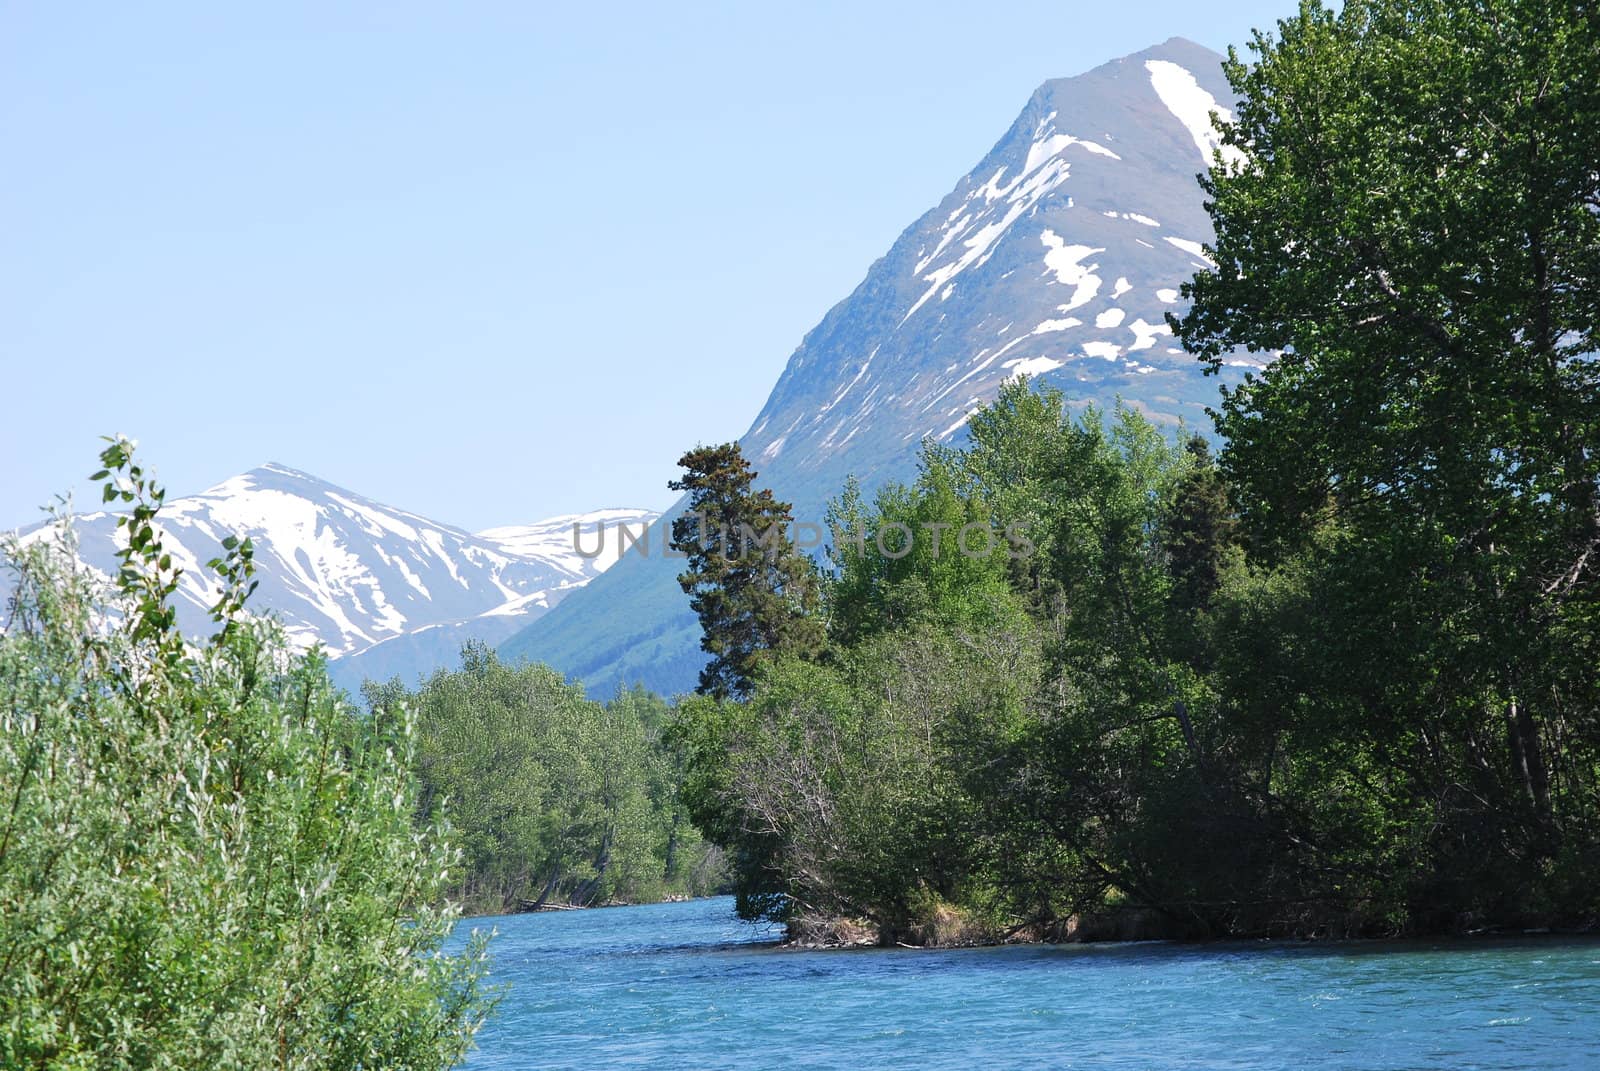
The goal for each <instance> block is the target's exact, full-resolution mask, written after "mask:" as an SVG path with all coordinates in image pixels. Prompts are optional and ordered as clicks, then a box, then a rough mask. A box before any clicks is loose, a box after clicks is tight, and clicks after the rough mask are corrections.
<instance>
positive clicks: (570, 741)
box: [367, 643, 718, 912]
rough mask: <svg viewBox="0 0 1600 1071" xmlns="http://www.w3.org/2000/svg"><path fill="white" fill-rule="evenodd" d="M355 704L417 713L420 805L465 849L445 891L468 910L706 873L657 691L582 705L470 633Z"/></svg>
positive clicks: (627, 889) (575, 899) (600, 898)
mask: <svg viewBox="0 0 1600 1071" xmlns="http://www.w3.org/2000/svg"><path fill="white" fill-rule="evenodd" d="M367 701H368V704H369V705H370V706H371V707H372V709H373V710H374V712H376V713H382V712H386V711H389V710H392V709H397V708H413V709H415V710H416V711H417V718H418V745H417V753H416V770H417V774H418V776H419V778H420V780H421V783H422V795H421V799H420V802H419V815H420V817H421V818H422V819H423V820H425V821H433V820H437V819H444V820H448V822H449V823H450V825H451V827H452V829H453V831H454V833H455V835H456V837H457V839H458V841H459V842H460V844H461V846H462V849H463V851H464V853H465V865H464V866H463V867H462V868H461V870H460V872H459V875H458V879H457V881H456V883H454V884H453V885H452V887H451V894H452V895H453V896H456V897H459V898H460V899H461V900H462V901H463V902H465V903H466V904H467V905H468V906H469V907H471V908H472V909H474V910H481V911H491V912H498V911H504V910H514V909H516V908H517V907H518V905H519V904H520V903H522V902H524V901H528V902H532V903H534V904H538V905H543V904H546V903H561V904H575V905H588V904H597V903H608V902H613V901H628V902H642V901H652V900H659V899H660V898H662V897H663V896H666V895H686V894H696V895H701V894H705V893H707V892H709V891H711V888H712V887H713V886H714V884H715V882H716V881H717V879H718V874H717V869H716V861H715V859H712V858H708V857H707V849H706V846H705V845H704V844H703V842H702V841H701V840H700V837H699V835H698V834H697V833H696V832H695V830H694V829H693V828H692V826H691V825H690V823H689V822H688V821H687V815H686V814H685V813H684V810H683V807H682V805H681V804H680V803H679V802H678V800H677V789H678V770H677V766H676V760H675V759H674V757H673V756H672V755H671V754H670V753H668V752H667V750H666V749H665V748H664V747H663V746H662V744H661V741H660V731H661V726H662V724H663V722H664V721H665V718H666V713H667V707H666V704H665V703H664V702H663V701H662V700H661V699H659V698H658V697H656V696H654V695H651V694H649V693H646V692H641V691H637V690H636V691H631V692H622V693H619V694H618V695H617V696H616V698H614V699H613V700H612V701H611V702H609V703H606V704H604V705H602V704H600V703H595V702H591V701H589V700H588V699H585V698H584V695H583V691H582V689H581V688H579V687H577V686H575V685H570V684H568V683H567V682H566V681H565V680H563V679H562V677H561V676H560V675H559V674H558V673H556V672H555V671H554V670H551V669H549V668H547V667H545V666H520V667H511V666H507V665H505V664H503V663H501V662H500V661H499V660H498V659H497V658H496V657H495V655H494V652H493V651H491V650H489V649H488V648H487V647H485V646H484V645H482V644H479V643H472V644H468V646H467V647H466V648H465V649H464V650H463V652H462V657H461V667H460V669H458V670H455V671H445V670H441V671H439V672H437V673H435V674H434V675H433V676H432V677H430V678H429V679H428V680H427V681H425V682H423V684H422V686H421V688H420V690H419V691H418V692H417V693H416V694H415V695H411V694H407V693H406V691H405V689H404V688H403V686H401V685H400V683H399V682H398V681H392V682H390V683H388V684H385V685H371V684H369V685H368V686H367Z"/></svg>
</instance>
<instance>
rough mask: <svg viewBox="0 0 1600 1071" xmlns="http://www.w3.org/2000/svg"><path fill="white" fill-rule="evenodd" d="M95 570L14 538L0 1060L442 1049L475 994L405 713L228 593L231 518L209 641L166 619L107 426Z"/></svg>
mask: <svg viewBox="0 0 1600 1071" xmlns="http://www.w3.org/2000/svg"><path fill="white" fill-rule="evenodd" d="M102 460H103V461H104V463H105V471H103V472H101V473H100V474H99V477H98V478H100V479H102V480H103V481H104V487H105V497H106V500H107V501H108V502H116V503H117V504H118V505H119V506H122V507H124V508H126V509H128V510H129V512H128V513H127V514H126V515H125V516H124V518H123V520H122V525H123V528H124V532H125V534H126V537H127V544H126V549H125V550H124V552H123V554H122V563H121V569H120V571H119V573H118V574H117V576H116V577H115V578H114V582H113V583H111V584H110V585H105V584H104V583H103V582H102V581H101V579H100V578H99V574H94V573H90V572H88V571H86V570H83V569H82V568H81V567H80V566H79V565H78V564H77V562H76V559H75V557H74V555H73V553H72V551H73V547H72V541H71V528H70V526H69V525H67V524H65V523H63V525H62V526H61V527H60V529H59V530H58V531H57V533H56V535H57V539H56V540H54V541H51V540H42V541H35V542H33V543H32V544H31V545H29V546H26V547H21V546H17V545H15V544H14V543H13V544H12V545H10V546H8V547H6V549H5V556H6V558H7V559H8V562H9V564H10V566H11V568H12V569H13V571H14V573H15V576H16V587H15V591H14V594H13V598H12V601H11V606H10V614H9V619H8V620H7V621H6V623H5V624H6V627H5V631H4V632H3V633H0V1066H4V1067H8V1068H41V1069H42V1068H52V1069H68V1068H90V1067H141V1068H142V1067H206V1068H238V1069H249V1068H262V1069H265V1068H274V1069H283V1068H302V1069H306V1071H311V1069H318V1071H322V1069H329V1068H350V1069H355V1068H370V1067H412V1068H445V1067H451V1066H454V1065H456V1064H457V1063H459V1062H460V1060H461V1059H462V1057H463V1056H464V1054H465V1052H466V1051H467V1048H468V1046H469V1044H470V1042H471V1039H472V1036H473V1033H474V1032H475V1031H476V1029H477V1028H478V1026H479V1025H480V1024H481V1023H482V1021H483V1019H484V1016H485V1015H486V1014H487V1013H488V1010H489V1007H490V1004H491V1003H492V999H491V994H489V993H487V992H486V991H485V990H484V988H483V985H482V981H483V975H484V971H485V963H484V956H483V942H482V941H481V940H480V939H477V938H473V939H471V940H468V941H465V942H459V941H458V942H456V943H455V944H453V945H451V946H450V948H449V949H447V947H446V944H445V941H446V938H447V936H448V935H449V933H450V931H451V929H452V927H453V925H454V923H455V920H456V918H457V915H456V912H455V911H454V909H453V908H451V907H450V906H449V904H448V903H447V901H446V900H445V897H444V892H445V890H446V887H447V875H448V874H450V872H451V871H452V870H453V869H454V868H455V866H456V865H457V853H456V852H455V850H454V849H453V848H452V847H451V846H450V844H449V842H448V839H447V838H446V836H445V834H444V832H443V831H442V830H441V829H440V828H439V827H438V826H437V825H436V824H435V823H433V822H430V821H422V822H420V823H419V822H418V821H417V813H418V802H419V801H418V795H417V787H416V783H415V781H414V779H413V778H412V776H411V774H410V772H409V764H410V760H411V758H412V756H413V754H414V751H415V749H416V744H417V733H416V722H415V720H414V719H413V718H412V716H411V715H410V713H409V712H408V711H407V710H405V709H404V708H401V707H394V708H390V709H386V710H384V711H381V712H378V714H377V715H376V716H374V717H370V718H369V717H364V716H362V715H360V714H358V712H357V711H356V710H355V708H354V707H353V706H351V705H350V704H349V703H348V702H346V701H344V699H343V698H342V697H341V696H340V695H339V694H338V693H337V692H336V691H335V689H334V688H333V687H332V686H331V684H330V683H329V680H328V677H327V673H326V671H325V666H324V663H323V662H322V661H321V659H320V658H318V657H317V656H315V655H305V654H297V653H294V652H293V651H292V650H291V649H290V648H289V647H288V645H287V644H286V643H285V641H284V637H283V635H282V633H281V631H280V630H279V629H278V628H277V627H276V626H274V625H273V624H272V623H271V622H268V621H262V620H257V619H252V618H249V617H246V616H244V615H243V614H242V608H243V606H244V603H245V599H246V597H247V596H248V594H249V591H250V589H251V587H252V586H253V582H252V580H251V573H252V564H251V548H250V545H249V543H248V541H246V542H244V543H235V542H232V541H231V540H230V542H229V544H228V546H229V550H228V553H227V556H226V558H225V559H224V560H221V561H219V562H216V563H214V565H216V566H217V567H218V569H219V570H220V575H219V577H218V590H219V598H218V601H217V605H216V611H215V618H216V623H217V632H216V634H215V635H214V636H213V637H211V639H210V640H209V641H206V642H201V643H198V644H196V643H192V642H188V641H186V640H185V639H184V638H183V637H181V636H180V635H179V634H178V632H177V630H176V627H175V621H174V616H175V615H174V613H173V607H172V598H173V595H174V592H175V591H176V580H177V570H176V568H175V567H174V564H173V561H172V559H171V557H170V556H169V555H168V553H167V552H166V550H164V549H163V544H162V537H161V534H160V531H159V529H158V528H157V527H156V526H155V525H154V523H153V520H154V517H155V515H156V511H157V510H158V509H159V507H160V504H161V498H162V495H161V491H160V489H159V488H158V487H156V486H155V485H154V483H153V482H152V481H151V480H150V479H149V477H148V476H147V475H146V474H145V473H144V472H143V470H142V469H141V467H140V466H139V465H138V464H137V463H136V462H135V461H134V459H133V456H132V448H131V446H130V444H128V443H127V442H126V441H125V440H122V441H117V442H113V443H112V444H111V445H110V446H109V447H108V448H107V450H106V451H105V453H104V455H103V456H102Z"/></svg>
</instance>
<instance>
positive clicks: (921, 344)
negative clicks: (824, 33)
mask: <svg viewBox="0 0 1600 1071" xmlns="http://www.w3.org/2000/svg"><path fill="white" fill-rule="evenodd" d="M1221 60H1222V57H1221V56H1220V55H1218V54H1217V53H1215V52H1212V51H1210V50H1209V49H1206V48H1204V47H1202V46H1200V45H1197V44H1194V43H1193V42H1191V41H1186V40H1183V39H1181V38H1173V39H1171V40H1168V41H1166V42H1164V43H1163V44H1160V45H1157V46H1155V47H1154V48H1150V49H1147V50H1145V51H1143V52H1139V53H1137V54H1135V55H1132V56H1127V57H1124V58H1122V59H1118V60H1113V61H1112V62H1110V63H1107V64H1104V65H1102V66H1100V67H1097V68H1095V69H1094V70H1092V71H1089V72H1088V73H1086V74H1082V75H1079V76H1077V77H1073V78H1063V79H1055V80H1052V81H1049V82H1046V83H1044V84H1043V85H1042V86H1040V87H1039V89H1038V90H1037V91H1036V92H1035V93H1034V94H1033V95H1032V97H1031V98H1030V99H1029V100H1028V102H1027V104H1026V106H1025V107H1024V108H1023V110H1022V112H1021V114H1020V115H1018V116H1017V118H1016V120H1015V121H1014V122H1013V123H1012V124H1011V127H1010V129H1009V130H1008V131H1007V132H1006V133H1005V135H1004V136H1003V137H1002V138H1001V139H1000V140H999V142H997V143H996V144H995V146H994V148H993V149H992V150H991V151H990V152H989V153H988V155H986V156H985V157H984V158H983V160H982V161H981V162H979V164H978V165H977V166H976V167H974V168H973V169H972V170H971V171H970V172H968V173H967V174H966V175H965V176H964V177H963V178H961V179H960V181H958V182H957V183H956V185H955V187H954V189H952V190H951V192H950V193H949V194H948V195H947V196H946V197H945V198H944V199H943V200H942V201H941V202H940V203H939V204H938V205H937V206H935V207H934V208H932V209H930V210H929V211H928V212H926V213H925V214H924V215H923V216H922V217H921V218H920V219H918V220H917V221H916V222H914V223H913V224H912V225H911V226H910V227H908V228H907V229H906V230H905V232H904V233H902V234H901V236H900V237H899V239H898V240H896V242H895V243H894V245H893V246H892V247H891V248H890V250H889V251H888V253H887V254H885V256H884V257H883V258H881V259H880V260H878V261H877V262H876V263H874V264H873V265H872V266H871V268H870V269H869V270H868V271H867V275H866V278H865V279H864V280H863V281H862V283H861V284H860V285H859V286H858V287H856V289H855V291H854V292H853V293H851V294H850V295H849V296H848V297H847V298H845V299H844V300H843V301H841V302H840V303H839V304H837V305H835V306H834V307H833V308H832V309H831V310H829V312H828V313H827V315H826V316H824V317H823V319H822V321H821V322H820V323H819V324H818V325H817V326H816V327H815V328H814V329H812V330H811V331H810V332H809V333H808V334H807V335H806V336H805V338H804V339H803V340H802V342H801V343H800V346H799V348H798V349H797V350H795V352H794V354H793V355H792V356H791V357H790V359H789V362H788V365H787V366H786V367H785V369H784V371H783V373H782V375H781V376H780V378H779V379H778V382H777V384H776V385H775V387H774V388H773V391H772V393H771V395H770V397H769V398H768V400H767V403H766V405H765V406H764V407H763V408H762V410H761V412H760V413H759V414H757V416H756V418H755V420H754V421H753V422H752V424H751V426H750V430H749V431H748V432H747V433H746V434H745V435H744V436H743V438H742V440H741V442H742V443H743V445H744V449H745V453H746V456H747V457H749V458H750V459H751V461H752V464H753V466H754V467H755V468H756V469H757V470H759V473H760V482H761V483H763V484H764V485H766V486H769V487H771V488H772V489H773V490H774V491H775V493H776V494H777V495H778V496H779V497H780V498H784V499H788V500H790V501H792V502H793V503H794V505H795V513H796V516H797V518H799V519H802V520H810V521H819V520H821V519H822V514H823V510H824V507H825V504H826V502H827V501H828V499H829V498H831V497H832V496H833V495H835V494H837V493H838V491H839V489H840V488H841V487H842V485H843V483H844V481H845V479H846V477H848V476H850V475H852V474H853V475H855V476H857V477H859V478H861V480H862V481H863V484H864V485H865V486H866V487H867V488H868V489H869V490H870V489H871V488H872V487H874V486H876V485H878V484H881V483H882V482H884V481H886V480H892V479H900V478H907V477H910V476H911V475H913V474H914V471H915V458H916V452H917V449H918V446H919V444H920V443H921V442H922V440H923V439H925V438H931V439H934V440H937V441H943V442H950V441H954V440H956V439H959V438H960V437H961V435H962V434H963V429H964V427H965V424H966V419H967V417H968V416H969V415H970V414H971V412H972V411H973V410H974V409H975V408H977V407H978V406H981V405H982V404H984V403H985V402H987V401H988V400H990V399H992V398H993V397H994V395H995V393H996V392H997V391H998V389H999V387H1000V385H1001V383H1003V382H1004V381H1005V380H1007V379H1009V378H1011V377H1014V376H1016V375H1019V374H1024V373H1026V374H1028V375H1031V376H1034V377H1036V378H1038V379H1039V380H1041V381H1043V382H1045V383H1048V384H1051V385H1053V386H1056V387H1059V388H1061V389H1062V390H1063V391H1064V392H1065V394H1066V396H1067V398H1068V399H1069V401H1070V402H1071V404H1072V405H1074V406H1076V407H1081V406H1084V405H1087V404H1091V403H1093V404H1097V405H1100V406H1103V407H1108V406H1110V405H1112V404H1114V403H1115V402H1116V400H1117V399H1119V398H1120V399H1122V400H1124V401H1126V402H1127V404H1129V405H1132V406H1134V407H1136V408H1138V409H1140V410H1142V411H1143V412H1145V413H1146V414H1147V415H1149V416H1151V417H1152V418H1154V419H1156V420H1158V421H1161V422H1164V423H1167V424H1169V425H1170V424H1176V423H1177V422H1179V421H1184V422H1186V423H1188V424H1189V425H1190V426H1194V427H1198V428H1199V429H1201V430H1205V431H1209V428H1210V422H1209V420H1208V418H1207V417H1206V409H1207V407H1208V406H1212V405H1215V404H1216V402H1217V401H1218V387H1219V385H1220V383H1219V380H1218V379H1216V378H1208V377H1206V376H1205V375H1204V374H1203V370H1202V366H1201V365H1200V364H1199V363H1198V362H1197V361H1195V360H1194V359H1193V358H1192V357H1190V356H1189V355H1188V354H1186V353H1184V352H1183V351H1182V350H1181V349H1180V348H1179V347H1178V346H1176V345H1175V344H1174V342H1173V340H1172V338H1171V336H1170V332H1169V330H1168V328H1167V325H1166V323H1165V319H1164V316H1165V314H1166V313H1167V312H1168V311H1169V310H1173V311H1177V310H1179V287H1181V286H1182V284H1183V283H1184V282H1185V281H1186V280H1187V279H1188V278H1189V277H1190V276H1191V275H1192V273H1193V271H1194V269H1195V268H1196V267H1199V266H1202V265H1204V264H1205V263H1206V261H1205V254H1204V249H1203V246H1204V244H1205V243H1206V242H1208V241H1210V239H1211V237H1212V231H1211V226H1210V220H1209V218H1208V217H1207V216H1206V213H1205V211H1204V208H1203V205H1202V195H1201V191H1200V188H1199V186H1198V184H1197V183H1196V181H1195V178H1196V175H1197V174H1198V173H1199V172H1200V171H1202V170H1203V169H1204V168H1205V167H1206V166H1208V164H1209V163H1210V159H1211V152H1212V148H1213V146H1214V145H1215V136H1214V133H1213V131H1212V129H1211V126H1210V120H1209V115H1210V112H1211V111H1212V110H1213V109H1219V110H1222V111H1227V110H1228V109H1230V108H1231V107H1232V106H1233V103H1234V101H1233V98H1232V95H1231V92H1230V90H1229V87H1228V85H1227V82H1226V80H1225V79H1224V77H1223V75H1222V71H1221ZM1264 365H1265V360H1264V359H1263V358H1262V357H1260V356H1257V355H1250V354H1242V353H1241V354H1237V355H1235V356H1234V357H1233V358H1232V360H1231V362H1230V364H1229V367H1228V368H1227V369H1226V370H1225V374H1224V375H1223V376H1222V377H1221V378H1220V382H1232V381H1237V379H1238V378H1239V376H1240V375H1241V374H1242V373H1244V372H1245V371H1248V370H1253V369H1258V368H1261V367H1264ZM683 445H685V446H687V445H689V444H683ZM670 515H671V511H669V514H668V516H669V517H670ZM661 523H665V522H664V521H663V522H658V528H659V527H660V524H661ZM658 538H659V534H658ZM675 573H676V569H675V568H674V567H673V563H671V562H667V561H663V560H661V559H659V558H652V559H649V560H633V559H632V558H630V559H628V560H625V561H623V562H622V563H621V564H620V565H619V566H618V567H617V568H616V569H614V570H612V571H610V572H608V573H607V574H606V575H605V576H603V577H601V578H600V579H599V580H597V581H596V582H595V583H594V584H592V585H590V586H589V587H588V588H586V589H585V590H584V591H583V592H582V593H581V594H580V595H579V596H577V597H575V598H573V599H571V600H568V601H567V602H565V603H563V604H562V605H561V606H560V607H558V608H557V609H555V610H553V611H552V612H551V613H550V614H548V615H546V616H545V617H543V618H541V619H540V620H539V621H536V622H534V623H533V624H532V625H530V626H529V627H528V628H526V629H525V630H523V631H522V632H520V633H519V634H518V635H516V636H514V637H512V638H511V639H509V640H508V641H507V642H506V643H505V644H504V645H503V646H502V648H501V650H502V652H503V653H504V654H505V655H506V656H507V657H510V658H528V659H532V660H537V661H544V662H548V663H549V664H551V665H553V666H555V667H556V668H558V669H560V670H562V671H563V672H565V673H567V674H569V675H572V676H575V677H578V678H580V679H582V680H584V681H585V682H586V683H587V684H588V685H589V687H590V689H591V691H593V692H597V693H600V694H604V693H607V692H609V691H610V690H612V689H614V688H615V687H617V686H619V685H622V684H628V683H632V682H634V681H642V682H643V683H645V684H647V685H649V686H651V687H653V688H656V689H657V690H660V691H664V692H668V693H672V692H677V691H683V690H687V689H689V688H691V687H693V684H694V680H695V674H696V672H697V670H698V667H699V665H700V664H701V662H702V661H703V659H702V658H701V656H700V655H699V652H698V650H697V645H698V635H699V633H698V628H697V626H696V624H695V622H694V619H693V617H692V616H691V615H690V614H689V611H688V606H687V600H686V599H685V598H684V597H683V595H682V594H681V592H679V591H678V589H677V585H676V583H675V582H674V575H675Z"/></svg>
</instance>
